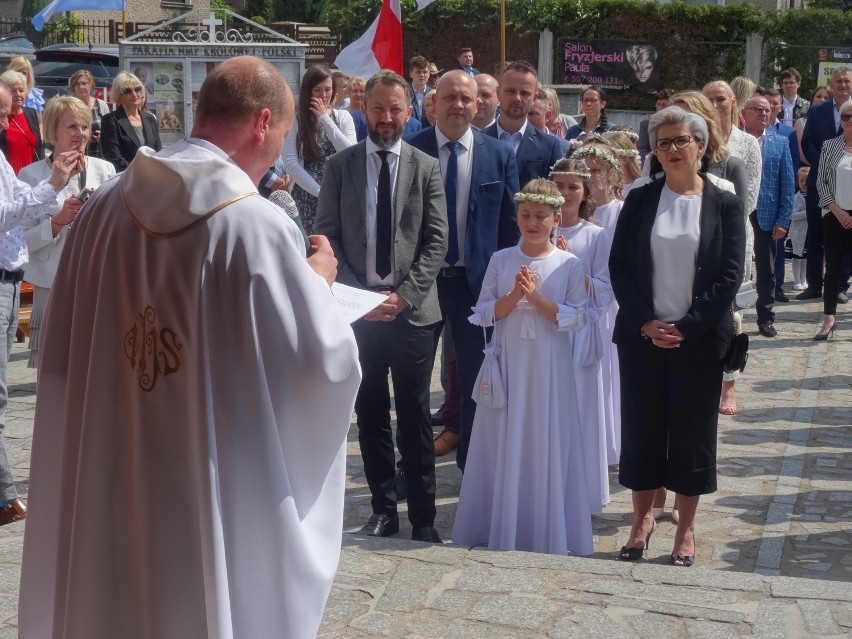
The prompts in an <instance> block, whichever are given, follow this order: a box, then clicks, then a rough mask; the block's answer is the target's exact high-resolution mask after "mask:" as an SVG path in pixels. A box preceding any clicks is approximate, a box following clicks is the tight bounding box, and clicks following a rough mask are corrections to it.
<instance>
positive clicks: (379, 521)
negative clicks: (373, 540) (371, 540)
mask: <svg viewBox="0 0 852 639" xmlns="http://www.w3.org/2000/svg"><path fill="white" fill-rule="evenodd" d="M398 532H399V517H398V516H397V515H394V516H393V517H391V516H390V515H385V514H384V513H378V514H374V515H370V518H369V519H368V520H367V525H366V526H364V527H363V528H362V529H361V530H359V531H358V534H359V535H368V536H370V537H390V536H391V535H395V534H396V533H398Z"/></svg>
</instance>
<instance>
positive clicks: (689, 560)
mask: <svg viewBox="0 0 852 639" xmlns="http://www.w3.org/2000/svg"><path fill="white" fill-rule="evenodd" d="M693 563H695V555H679V554H677V553H676V552H673V553H672V566H683V567H684V568H689V567H690V566H691V565H692V564H693Z"/></svg>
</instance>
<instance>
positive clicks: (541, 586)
mask: <svg viewBox="0 0 852 639" xmlns="http://www.w3.org/2000/svg"><path fill="white" fill-rule="evenodd" d="M553 578H554V575H553V574H551V573H550V571H541V570H531V569H528V568H494V567H492V566H478V565H474V566H471V567H470V568H469V569H468V570H465V571H464V574H463V575H462V576H461V577H460V578H459V580H458V582H456V588H458V589H460V590H474V591H476V592H518V593H523V592H529V593H539V594H542V595H543V594H546V592H547V591H548V590H552V589H553V588H554V585H553V582H552V580H553Z"/></svg>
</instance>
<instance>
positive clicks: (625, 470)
mask: <svg viewBox="0 0 852 639" xmlns="http://www.w3.org/2000/svg"><path fill="white" fill-rule="evenodd" d="M618 363H619V366H620V379H621V460H620V466H619V472H618V481H619V483H620V484H621V485H622V486H624V487H625V488H629V489H631V490H653V489H656V488H660V487H662V486H665V487H666V488H668V489H669V490H673V491H675V492H676V493H678V494H680V495H685V496H687V497H692V496H695V495H705V494H707V493H712V492H715V490H716V431H717V427H718V423H719V395H720V393H721V392H722V361H721V360H711V361H697V360H696V359H695V358H694V357H693V356H692V355H691V354H690V352H689V350H688V349H686V348H674V349H662V348H658V347H656V346H654V345H653V344H652V343H651V342H650V341H648V340H646V339H643V338H641V337H637V338H636V339H635V340H628V341H627V343H619V344H618Z"/></svg>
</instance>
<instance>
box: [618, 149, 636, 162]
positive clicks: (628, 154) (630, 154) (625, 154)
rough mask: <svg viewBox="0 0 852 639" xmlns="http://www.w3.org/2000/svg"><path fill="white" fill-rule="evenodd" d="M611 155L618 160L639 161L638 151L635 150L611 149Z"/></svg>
mask: <svg viewBox="0 0 852 639" xmlns="http://www.w3.org/2000/svg"><path fill="white" fill-rule="evenodd" d="M612 154H613V155H614V156H616V157H620V158H633V159H634V160H636V161H637V162H638V161H639V151H637V150H636V149H619V148H613V149H612Z"/></svg>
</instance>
